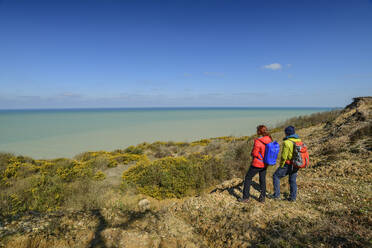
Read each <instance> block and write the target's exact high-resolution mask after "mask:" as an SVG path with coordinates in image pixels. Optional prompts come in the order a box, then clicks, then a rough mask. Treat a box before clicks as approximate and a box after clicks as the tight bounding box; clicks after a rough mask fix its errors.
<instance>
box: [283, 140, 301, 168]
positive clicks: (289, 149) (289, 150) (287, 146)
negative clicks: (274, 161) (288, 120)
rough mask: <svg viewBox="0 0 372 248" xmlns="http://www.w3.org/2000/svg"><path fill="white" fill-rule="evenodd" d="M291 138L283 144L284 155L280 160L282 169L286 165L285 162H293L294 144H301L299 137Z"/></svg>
mask: <svg viewBox="0 0 372 248" xmlns="http://www.w3.org/2000/svg"><path fill="white" fill-rule="evenodd" d="M292 136H293V137H291V136H289V137H288V139H285V140H284V142H283V149H282V155H281V158H280V167H283V166H284V165H285V161H287V160H291V159H292V156H293V143H292V141H293V142H299V141H301V139H300V138H299V137H298V136H297V135H292Z"/></svg>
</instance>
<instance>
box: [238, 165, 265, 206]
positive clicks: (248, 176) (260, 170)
mask: <svg viewBox="0 0 372 248" xmlns="http://www.w3.org/2000/svg"><path fill="white" fill-rule="evenodd" d="M257 173H259V174H260V187H261V191H260V193H261V196H260V197H265V196H266V168H257V167H254V166H251V167H249V170H248V172H247V174H246V175H245V179H244V188H243V199H248V198H249V191H250V189H251V184H252V178H253V177H254V176H255V175H256V174H257Z"/></svg>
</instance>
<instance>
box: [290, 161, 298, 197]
mask: <svg viewBox="0 0 372 248" xmlns="http://www.w3.org/2000/svg"><path fill="white" fill-rule="evenodd" d="M297 172H298V169H297V168H295V169H291V171H290V173H289V178H288V180H289V191H290V192H291V198H290V200H291V201H295V200H296V197H297V182H296V179H297Z"/></svg>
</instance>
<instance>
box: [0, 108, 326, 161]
mask: <svg viewBox="0 0 372 248" xmlns="http://www.w3.org/2000/svg"><path fill="white" fill-rule="evenodd" d="M328 110H331V108H230V107H229V108H217V107H216V108H130V109H129V108H127V109H48V110H0V152H10V153H13V154H15V155H23V156H30V157H33V158H35V159H51V158H59V157H68V158H72V157H74V156H75V155H77V154H79V153H81V152H85V151H98V150H106V151H112V150H115V149H124V148H126V147H128V146H130V145H136V144H139V143H142V142H154V141H179V142H181V141H183V142H191V141H195V140H199V139H204V138H210V137H220V136H230V135H231V136H245V135H252V134H254V133H255V131H256V126H257V125H260V124H265V125H267V126H271V127H272V126H275V125H278V124H280V123H281V122H283V121H285V120H287V119H289V118H291V117H295V116H300V115H308V114H312V113H317V112H322V111H328Z"/></svg>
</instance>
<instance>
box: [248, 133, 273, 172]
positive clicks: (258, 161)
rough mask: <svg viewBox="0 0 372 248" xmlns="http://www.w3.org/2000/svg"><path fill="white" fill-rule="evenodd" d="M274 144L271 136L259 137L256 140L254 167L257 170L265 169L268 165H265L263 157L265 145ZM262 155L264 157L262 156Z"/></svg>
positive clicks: (253, 152) (253, 154)
mask: <svg viewBox="0 0 372 248" xmlns="http://www.w3.org/2000/svg"><path fill="white" fill-rule="evenodd" d="M270 142H272V140H271V139H270V137H269V136H263V137H259V138H257V139H255V140H254V146H253V149H252V153H251V155H252V166H254V167H257V168H264V167H266V165H265V164H264V163H263V161H262V160H263V156H264V154H265V145H266V144H268V143H270ZM261 155H262V156H261Z"/></svg>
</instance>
